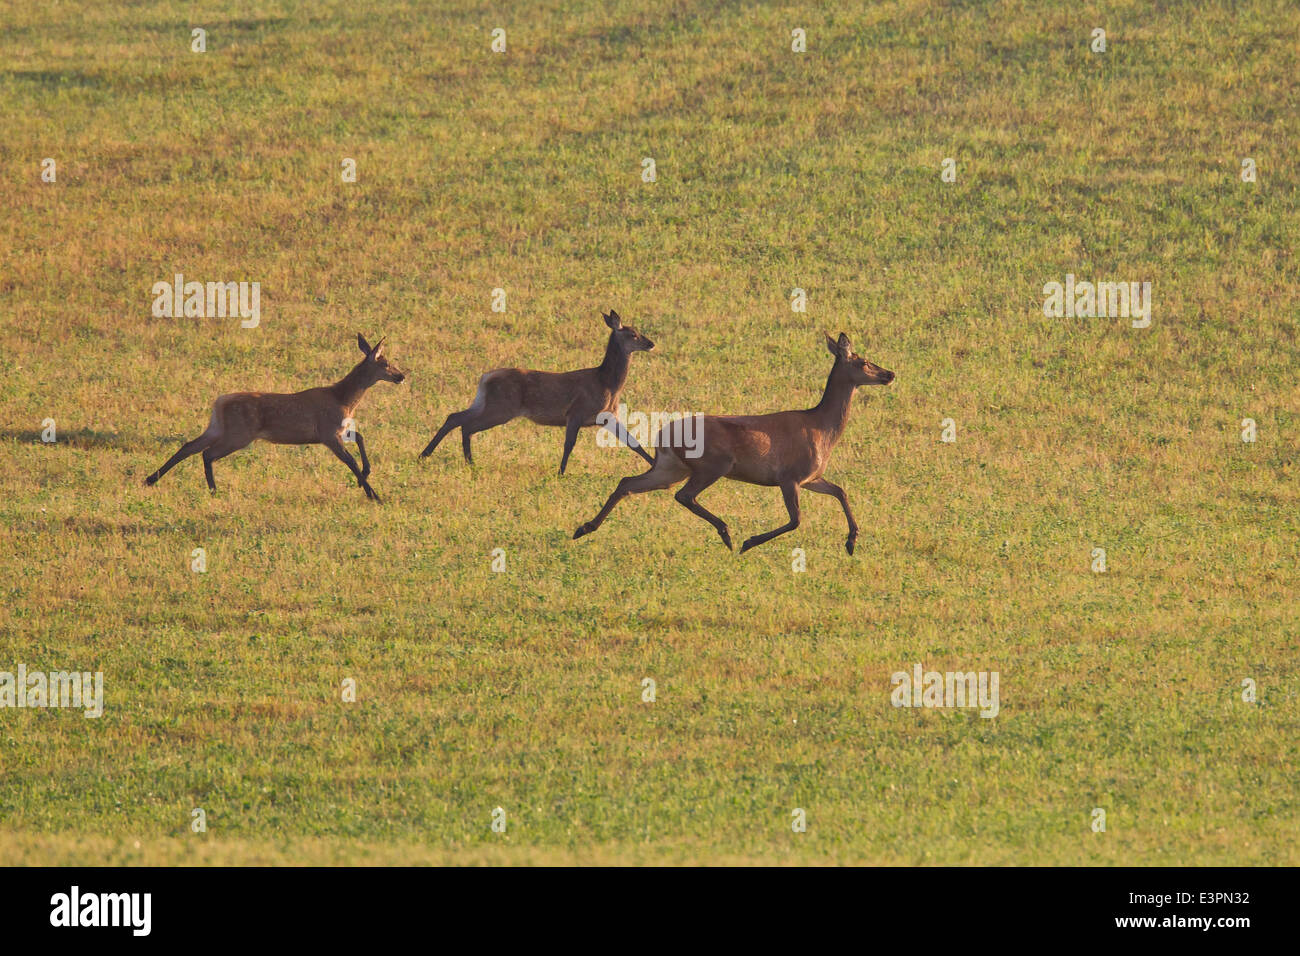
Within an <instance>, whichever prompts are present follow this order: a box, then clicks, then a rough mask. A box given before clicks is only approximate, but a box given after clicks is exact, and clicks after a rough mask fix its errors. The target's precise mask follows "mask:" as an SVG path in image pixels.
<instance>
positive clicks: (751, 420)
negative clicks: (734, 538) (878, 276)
mask: <svg viewBox="0 0 1300 956" xmlns="http://www.w3.org/2000/svg"><path fill="white" fill-rule="evenodd" d="M826 346H827V348H829V349H830V351H831V354H832V355H834V356H835V364H834V365H832V366H831V374H830V377H829V378H828V379H827V380H826V391H825V393H824V394H823V395H822V400H821V401H820V402H818V403H817V405H816V407H814V408H809V409H806V410H801V411H790V412H775V413H773V414H771V415H736V416H720V415H704V416H701V417H702V419H703V421H702V429H703V431H702V436H701V431H700V428H697V429H696V436H695V437H696V442H695V445H694V447H695V449H696V450H697V452H698V456H697V457H691V456H689V455H688V454H687V453H686V445H685V441H684V429H682V428H681V427H676V428H674V427H673V426H671V425H670V426H668V427H666V428H663V429H660V431H659V433H658V434H657V435H656V436H655V457H654V464H653V466H652V467H651V468H650V470H649V471H647V472H646V473H645V474H642V475H635V476H632V477H629V478H624V479H623V480H622V481H620V482H619V483H618V487H617V488H615V489H614V493H613V494H612V495H610V496H609V500H608V501H606V502H605V506H604V507H603V508H601V509H600V513H599V514H597V515H596V517H595V518H593V519H592V520H590V521H588V522H587V523H586V524H584V525H582V526H581V527H579V528H578V530H577V531H575V532H574V533H573V537H574V538H581V537H582V536H583V535H587V534H591V533H592V532H593V531H595V530H596V529H597V528H599V527H600V525H601V523H602V522H603V521H604V520H605V518H606V517H607V516H608V515H609V513H610V511H612V510H613V508H614V506H615V505H616V504H618V503H619V502H620V501H622V500H623V499H624V498H626V497H627V496H628V495H634V494H639V493H641V492H643V491H656V490H658V489H660V488H669V487H671V486H672V485H675V484H677V482H679V481H681V480H682V479H683V478H685V479H687V481H686V484H685V485H683V486H682V488H681V489H680V490H679V491H678V492H677V496H676V497H677V500H678V502H680V503H681V504H682V505H683V506H684V507H685V508H686V509H687V510H688V511H690V512H691V513H692V514H696V515H699V516H700V517H701V518H703V519H704V520H705V521H707V522H708V523H709V524H711V525H713V527H714V528H715V529H716V530H717V532H718V534H719V535H720V536H721V537H722V542H723V544H725V545H726V546H727V547H728V548H730V547H731V535H730V534H729V533H728V531H727V526H726V524H725V523H724V522H723V521H722V519H721V518H719V517H718V516H717V515H715V514H712V513H711V512H709V511H707V510H706V509H704V508H703V507H701V506H700V504H699V502H698V501H697V500H696V498H697V497H698V496H699V494H700V492H702V491H703V490H704V489H705V488H707V487H709V485H711V484H713V483H714V482H715V481H717V480H718V479H719V478H730V479H732V480H734V481H744V482H748V483H749V484H752V485H767V486H775V487H777V488H780V489H781V494H782V495H784V496H785V507H786V510H787V511H789V513H790V522H789V523H788V524H784V525H782V526H781V527H779V528H777V529H775V530H773V531H768V532H765V533H764V534H759V535H755V536H754V537H752V538H750V539H748V540H747V541H746V542H745V543H744V544H742V545H741V546H740V551H741V553H742V554H743V553H744V552H746V551H748V550H749V549H750V548H753V547H755V546H757V545H760V544H762V543H763V542H765V541H770V540H772V539H773V538H775V537H776V536H777V535H781V534H785V533H786V532H787V531H793V530H794V529H795V528H797V527H799V489H800V488H805V489H807V490H808V491H815V492H817V493H818V494H823V495H830V496H831V497H832V498H834V499H835V500H836V501H838V502H839V503H840V505H841V506H842V507H843V508H844V516H845V517H846V518H847V519H848V522H849V537H848V540H847V541H846V542H845V544H844V546H845V548H846V549H847V550H848V552H849V554H852V553H853V543H854V541H856V540H857V537H858V525H857V522H856V521H854V520H853V512H852V511H850V510H849V500H848V498H847V497H846V496H845V494H844V489H843V488H841V487H840V486H839V485H834V484H831V482H829V481H827V480H826V479H824V478H823V477H822V473H823V472H824V471H825V470H826V466H827V464H828V463H829V462H830V457H831V450H832V449H833V448H834V447H835V443H836V442H837V441H839V438H840V435H841V434H843V433H844V426H845V425H846V424H847V423H848V420H849V404H850V402H851V401H852V400H853V392H854V390H855V389H856V388H857V387H858V386H859V385H888V384H889V383H890V382H892V381H893V380H894V373H893V372H891V371H889V370H887V369H883V368H881V367H880V366H878V365H874V364H872V363H871V362H868V361H867V360H866V359H864V358H862V357H861V356H860V355H855V354H854V353H853V350H852V349H851V348H850V347H849V339H848V336H846V335H845V334H844V333H843V332H841V333H840V337H839V340H838V341H836V340H834V339H832V338H831V337H830V336H829V335H828V336H826Z"/></svg>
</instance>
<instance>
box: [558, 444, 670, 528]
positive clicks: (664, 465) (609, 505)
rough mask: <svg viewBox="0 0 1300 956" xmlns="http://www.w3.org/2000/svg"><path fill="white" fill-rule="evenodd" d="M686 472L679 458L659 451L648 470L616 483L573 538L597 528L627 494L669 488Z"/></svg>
mask: <svg viewBox="0 0 1300 956" xmlns="http://www.w3.org/2000/svg"><path fill="white" fill-rule="evenodd" d="M688 474H690V470H689V469H688V468H687V467H686V466H685V465H684V464H682V462H681V460H680V459H679V458H677V457H676V456H675V455H673V454H672V453H671V452H661V453H660V454H659V455H658V457H656V458H655V463H654V464H653V465H652V466H651V467H650V470H649V471H647V472H645V473H644V474H640V475H631V476H630V477H627V478H624V479H623V480H621V481H620V482H619V483H618V487H616V488H615V489H614V493H613V494H612V495H610V496H609V500H608V501H606V502H605V506H604V507H603V508H601V509H600V513H599V514H597V515H596V517H594V518H592V519H591V520H590V521H588V522H587V523H586V524H584V525H580V526H579V527H578V530H577V531H575V532H573V537H574V540H577V539H578V538H581V537H582V536H583V535H587V534H591V533H592V532H593V531H595V530H596V529H597V528H599V527H600V526H601V524H603V523H604V521H605V519H606V518H607V517H609V513H610V512H611V511H613V510H614V506H615V505H616V504H618V503H619V502H620V501H622V500H623V499H624V498H626V497H627V496H628V495H639V494H641V493H642V492H646V491H658V490H660V489H661V488H671V487H672V486H673V485H675V484H677V482H679V481H681V480H682V479H683V478H685V477H686V476H687V475H688Z"/></svg>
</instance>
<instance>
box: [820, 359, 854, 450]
mask: <svg viewBox="0 0 1300 956" xmlns="http://www.w3.org/2000/svg"><path fill="white" fill-rule="evenodd" d="M856 388H857V386H856V385H854V384H853V382H852V381H850V380H849V376H848V370H847V368H845V367H843V366H841V365H840V363H838V362H836V363H835V366H834V367H833V368H832V369H831V374H830V376H829V377H828V378H827V379H826V391H825V392H823V393H822V400H821V401H820V402H818V403H817V407H816V408H813V409H810V413H811V415H812V417H813V420H814V421H815V422H816V424H817V427H818V428H819V429H820V430H821V431H822V432H824V433H825V434H827V435H829V436H830V440H831V442H832V443H834V442H835V441H837V440H838V439H839V437H840V435H841V434H842V433H843V431H844V426H846V425H847V424H848V422H849V406H850V405H852V403H853V391H854V389H856Z"/></svg>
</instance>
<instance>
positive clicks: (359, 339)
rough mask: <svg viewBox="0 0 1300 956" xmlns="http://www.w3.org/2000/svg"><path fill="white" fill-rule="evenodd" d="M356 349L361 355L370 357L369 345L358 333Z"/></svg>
mask: <svg viewBox="0 0 1300 956" xmlns="http://www.w3.org/2000/svg"><path fill="white" fill-rule="evenodd" d="M357 348H359V349H361V352H362V354H363V355H366V356H369V355H370V343H369V342H367V341H366V337H365V336H364V335H362V334H361V333H360V332H358V333H357Z"/></svg>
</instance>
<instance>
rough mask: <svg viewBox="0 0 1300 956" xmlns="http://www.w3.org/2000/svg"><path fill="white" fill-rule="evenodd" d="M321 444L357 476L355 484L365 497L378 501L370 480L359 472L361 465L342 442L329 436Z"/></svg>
mask: <svg viewBox="0 0 1300 956" xmlns="http://www.w3.org/2000/svg"><path fill="white" fill-rule="evenodd" d="M322 444H323V445H324V446H325V447H326V448H328V449H329V450H330V451H332V452H334V455H335V457H336V458H338V460H339V461H341V462H343V464H345V465H347V466H348V468H350V469H352V474H354V475H356V476H357V484H358V485H360V486H361V488H362V490H363V491H365V493H366V497H367V498H370V499H372V500H374V501H378V500H379V495H377V494H375V490H374V489H373V488H371V487H370V482H368V481H366V476H365V475H363V474H362V473H361V467H360V466H359V465H358V464H357V460H356V459H355V458H353V457H352V454H351V452H349V451H348V450H347V449H346V448H344V447H343V443H342V442H340V441H339V440H338V438H337V437H336V436H331V440H330V441H326V442H322Z"/></svg>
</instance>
